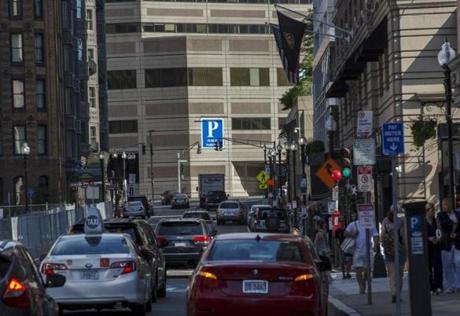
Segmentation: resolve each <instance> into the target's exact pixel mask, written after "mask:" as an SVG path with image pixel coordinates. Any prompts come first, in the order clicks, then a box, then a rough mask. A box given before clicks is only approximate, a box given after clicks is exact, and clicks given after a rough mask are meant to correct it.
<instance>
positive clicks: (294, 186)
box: [292, 150, 299, 224]
mask: <svg viewBox="0 0 460 316" xmlns="http://www.w3.org/2000/svg"><path fill="white" fill-rule="evenodd" d="M296 155H297V150H293V151H292V173H293V176H292V185H293V190H292V193H293V198H294V201H295V208H294V223H295V224H298V223H297V208H298V207H299V205H298V204H299V199H298V197H297V166H296V164H297V159H296V158H297V157H296Z"/></svg>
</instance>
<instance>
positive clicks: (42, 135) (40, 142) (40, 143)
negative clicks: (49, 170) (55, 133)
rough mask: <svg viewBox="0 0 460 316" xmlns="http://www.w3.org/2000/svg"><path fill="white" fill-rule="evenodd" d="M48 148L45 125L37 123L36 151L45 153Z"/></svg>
mask: <svg viewBox="0 0 460 316" xmlns="http://www.w3.org/2000/svg"><path fill="white" fill-rule="evenodd" d="M47 149H48V137H47V128H46V125H38V127H37V153H38V154H39V155H46V153H47Z"/></svg>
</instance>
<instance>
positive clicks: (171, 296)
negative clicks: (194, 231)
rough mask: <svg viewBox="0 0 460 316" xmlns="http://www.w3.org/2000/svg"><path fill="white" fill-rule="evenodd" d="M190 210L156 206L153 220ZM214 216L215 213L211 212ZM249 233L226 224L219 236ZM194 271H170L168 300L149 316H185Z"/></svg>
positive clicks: (85, 315) (154, 307)
mask: <svg viewBox="0 0 460 316" xmlns="http://www.w3.org/2000/svg"><path fill="white" fill-rule="evenodd" d="M197 207H198V205H197V203H195V204H192V205H191V207H190V209H195V208H197ZM187 210H189V209H171V208H170V207H169V206H156V207H155V216H154V217H153V220H154V221H155V220H156V219H158V220H159V219H160V218H161V217H164V216H181V215H182V213H184V212H185V211H187ZM211 213H212V214H213V212H211ZM151 220H152V219H151ZM245 231H247V228H246V226H242V225H235V224H226V225H224V226H219V228H218V234H225V233H236V232H245ZM191 272H192V270H191V269H188V270H169V271H168V283H167V294H166V298H162V299H161V298H160V299H158V301H157V302H156V303H154V304H152V312H151V313H150V314H148V315H155V316H184V315H185V289H186V287H187V282H188V276H189V275H190V274H191ZM66 314H67V315H82V316H96V315H98V316H100V315H117V316H118V315H119V316H125V315H128V314H129V313H127V312H126V313H125V312H122V311H120V312H113V311H107V312H102V313H100V312H91V311H88V312H81V311H77V312H67V313H66Z"/></svg>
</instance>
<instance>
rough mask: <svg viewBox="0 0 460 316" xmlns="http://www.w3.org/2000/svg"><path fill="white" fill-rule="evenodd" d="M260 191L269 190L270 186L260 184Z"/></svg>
mask: <svg viewBox="0 0 460 316" xmlns="http://www.w3.org/2000/svg"><path fill="white" fill-rule="evenodd" d="M259 189H261V190H265V189H268V184H267V183H260V184H259Z"/></svg>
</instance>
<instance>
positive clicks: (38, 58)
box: [35, 33, 45, 65]
mask: <svg viewBox="0 0 460 316" xmlns="http://www.w3.org/2000/svg"><path fill="white" fill-rule="evenodd" d="M44 44H45V41H44V38H43V34H42V33H36V34H35V63H36V64H39V65H42V64H43V63H44V61H45V60H44V56H45V54H44V51H45V47H44V46H45V45H44Z"/></svg>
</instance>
